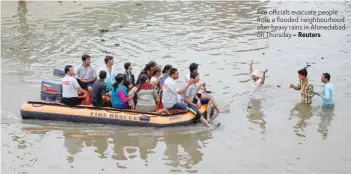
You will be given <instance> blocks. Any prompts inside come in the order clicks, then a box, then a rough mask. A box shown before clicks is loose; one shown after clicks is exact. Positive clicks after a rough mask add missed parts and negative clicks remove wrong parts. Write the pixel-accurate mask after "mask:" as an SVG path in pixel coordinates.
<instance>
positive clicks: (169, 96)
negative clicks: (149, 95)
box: [162, 68, 211, 127]
mask: <svg viewBox="0 0 351 174" xmlns="http://www.w3.org/2000/svg"><path fill="white" fill-rule="evenodd" d="M178 78H179V72H178V70H177V69H176V68H172V69H171V70H170V71H169V77H168V78H167V79H166V80H165V82H164V84H163V96H162V103H163V106H164V107H165V108H166V109H174V110H188V111H190V112H192V113H194V114H195V115H196V118H197V119H200V120H201V122H202V123H203V124H205V125H206V126H207V127H211V125H210V124H209V123H208V122H207V121H206V119H205V118H203V117H202V114H201V113H200V112H199V111H198V110H197V109H196V108H195V107H188V106H187V105H186V104H185V103H178V99H177V95H178V94H179V95H183V94H184V93H185V92H186V91H187V89H188V88H189V86H191V85H193V84H194V83H195V79H191V80H189V82H188V83H187V84H186V86H185V87H184V88H183V89H179V88H178V86H177V84H176V82H175V80H177V79H178Z"/></svg>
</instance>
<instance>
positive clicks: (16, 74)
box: [1, 1, 351, 174]
mask: <svg viewBox="0 0 351 174" xmlns="http://www.w3.org/2000/svg"><path fill="white" fill-rule="evenodd" d="M259 8H260V9H271V8H279V9H285V8H291V9H326V10H332V9H336V10H338V11H339V13H340V15H343V16H345V17H346V19H347V20H346V22H345V23H346V25H347V26H348V28H347V30H345V31H336V32H330V31H328V32H326V31H321V34H322V37H321V38H292V39H290V40H289V39H282V38H269V39H267V38H258V37H257V36H256V18H257V14H256V12H257V9H259ZM350 9H351V4H350V2H341V1H340V2H327V1H326V2H294V3H293V2H260V1H257V2H247V1H236V2H234V1H231V2H229V1H228V2H191V1H189V2H142V3H137V4H136V3H134V2H119V3H113V2H62V3H59V2H27V3H18V2H1V30H2V32H1V122H2V123H1V136H2V138H1V147H2V148H1V150H2V151H1V152H2V155H1V161H2V162H1V163H2V164H1V165H2V172H3V173H6V174H10V173H16V174H17V173H22V174H24V173H27V174H36V173H67V174H73V173H78V172H79V173H92V174H96V173H113V172H118V173H214V172H216V173H248V174H251V173H277V174H278V173H279V174H281V173H308V174H312V173H313V174H314V173H319V174H322V173H331V174H336V173H338V174H339V173H345V174H346V173H351V151H350V149H349V147H350V145H351V138H350V137H351V136H350V133H351V126H350V124H351V117H350V114H349V113H350V111H351V110H350V103H351V100H350V87H351V76H350V75H351V70H350V45H351V44H350V41H351V36H350V33H351V31H350V24H351V22H350V20H349V19H350V18H351V12H350ZM102 29H105V30H108V31H106V32H100V31H99V30H102ZM83 53H88V54H90V55H91V56H92V62H93V64H94V65H96V66H100V65H103V59H104V56H105V55H107V54H109V55H113V56H114V57H115V65H114V66H115V67H117V68H118V69H119V71H122V69H123V64H124V62H126V61H127V60H128V61H131V62H133V65H134V73H135V74H138V73H139V72H140V69H141V67H142V66H143V65H145V64H146V63H147V62H148V61H149V60H155V61H156V62H158V63H159V64H163V65H164V64H166V63H170V64H172V65H173V66H175V67H177V68H178V69H180V70H181V77H182V76H184V75H185V73H187V67H188V65H189V64H190V63H191V62H198V63H200V64H201V65H200V69H199V71H200V73H201V79H202V81H204V82H206V83H207V84H208V86H209V88H210V90H211V91H214V92H215V93H214V94H213V95H214V96H215V98H216V99H217V101H218V102H219V103H220V105H221V107H222V108H228V109H229V110H230V112H229V113H223V114H220V115H219V116H218V117H217V119H216V120H215V121H216V122H220V123H221V126H220V127H219V128H217V129H216V130H207V129H204V128H203V127H202V126H201V125H194V126H189V127H177V128H164V129H155V128H136V127H120V126H109V125H97V124H75V123H65V122H51V121H36V120H22V119H21V117H20V114H19V109H20V106H21V104H22V103H24V102H25V101H27V100H39V89H40V81H41V80H44V79H57V78H55V77H53V76H52V70H53V68H56V67H62V66H63V65H65V64H74V65H77V64H79V63H80V58H79V57H80V56H81V55H82V54H83ZM322 57H323V58H322ZM250 59H253V60H255V61H256V62H258V63H257V64H255V65H254V66H255V67H257V68H258V69H260V70H264V69H266V68H268V69H269V71H268V73H267V75H268V77H267V80H266V84H265V87H264V89H263V91H262V92H261V95H262V100H260V101H255V102H253V105H252V107H251V109H248V107H247V106H248V104H249V103H250V101H249V99H248V97H247V95H246V94H245V91H248V90H249V89H250V81H249V76H248V71H249V67H248V64H247V62H248V61H249V60H250ZM306 62H307V63H308V64H310V65H311V66H310V67H309V68H308V71H309V78H310V81H311V83H313V84H314V85H315V89H316V90H317V91H318V90H321V88H322V84H321V82H320V75H321V73H323V72H329V73H331V75H332V83H333V84H334V85H335V88H336V102H337V104H336V108H335V109H334V110H332V111H330V110H328V111H324V110H322V109H321V104H322V101H321V99H320V98H318V97H314V98H313V104H312V105H311V106H306V105H300V104H299V100H300V99H299V93H298V92H297V91H292V90H291V89H289V88H288V87H287V86H288V85H289V84H290V83H296V82H297V73H296V72H297V70H298V69H300V68H302V67H304V66H306ZM278 86H281V87H278Z"/></svg>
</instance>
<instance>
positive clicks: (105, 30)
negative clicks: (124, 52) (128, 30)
mask: <svg viewBox="0 0 351 174" xmlns="http://www.w3.org/2000/svg"><path fill="white" fill-rule="evenodd" d="M109 31H110V30H107V29H100V30H99V32H100V33H106V32H109Z"/></svg>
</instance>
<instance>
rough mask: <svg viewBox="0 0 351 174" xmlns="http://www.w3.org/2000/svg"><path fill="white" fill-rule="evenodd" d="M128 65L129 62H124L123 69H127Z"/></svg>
mask: <svg viewBox="0 0 351 174" xmlns="http://www.w3.org/2000/svg"><path fill="white" fill-rule="evenodd" d="M130 65H132V64H131V63H130V62H126V63H125V64H124V69H125V70H127V69H128V68H129V67H130Z"/></svg>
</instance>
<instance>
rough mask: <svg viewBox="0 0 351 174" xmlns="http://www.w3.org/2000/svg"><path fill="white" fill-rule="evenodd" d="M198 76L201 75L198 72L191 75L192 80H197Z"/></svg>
mask: <svg viewBox="0 0 351 174" xmlns="http://www.w3.org/2000/svg"><path fill="white" fill-rule="evenodd" d="M198 75H199V73H197V72H192V73H190V78H191V79H195V78H196V76H198Z"/></svg>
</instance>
